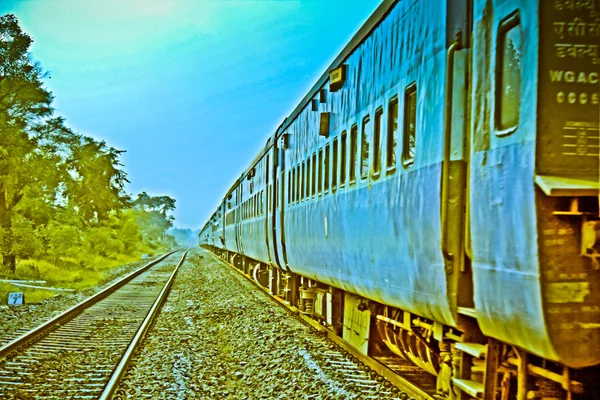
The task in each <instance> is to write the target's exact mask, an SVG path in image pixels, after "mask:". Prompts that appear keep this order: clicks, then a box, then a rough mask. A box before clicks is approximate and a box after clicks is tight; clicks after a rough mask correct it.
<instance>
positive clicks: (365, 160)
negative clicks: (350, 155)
mask: <svg viewBox="0 0 600 400" xmlns="http://www.w3.org/2000/svg"><path fill="white" fill-rule="evenodd" d="M370 124H371V118H370V117H369V116H368V115H367V116H366V117H364V118H363V121H362V131H361V135H360V177H361V179H366V178H367V176H368V175H369V128H370Z"/></svg>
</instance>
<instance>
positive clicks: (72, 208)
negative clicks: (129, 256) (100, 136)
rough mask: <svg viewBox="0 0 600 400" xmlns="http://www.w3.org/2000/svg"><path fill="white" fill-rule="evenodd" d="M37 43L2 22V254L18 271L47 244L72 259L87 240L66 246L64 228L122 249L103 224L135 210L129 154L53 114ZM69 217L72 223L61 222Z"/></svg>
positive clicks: (108, 248)
mask: <svg viewBox="0 0 600 400" xmlns="http://www.w3.org/2000/svg"><path fill="white" fill-rule="evenodd" d="M31 43H32V40H31V38H30V37H29V36H28V35H27V34H26V33H24V32H23V31H22V30H21V28H20V27H19V24H18V21H17V19H16V17H15V16H14V15H10V14H9V15H4V16H2V17H0V252H1V253H2V262H3V264H4V265H5V266H6V267H8V269H9V270H10V271H12V272H14V271H15V268H16V261H17V259H18V258H28V257H35V256H36V255H37V254H38V253H39V252H40V251H41V248H42V247H43V246H42V243H43V242H44V241H45V242H46V243H45V244H46V245H47V246H48V249H47V251H46V253H47V255H49V256H51V257H53V258H54V260H55V261H57V262H58V260H60V258H61V257H64V256H68V255H69V254H67V253H68V251H67V250H66V249H67V248H69V246H75V247H77V246H78V245H79V240H80V239H79V235H78V234H77V235H73V236H72V237H70V238H68V240H67V241H66V242H65V244H64V245H63V244H60V243H59V242H60V240H61V238H63V239H67V236H68V234H69V232H72V229H71V230H69V228H59V227H58V226H59V225H69V226H70V227H76V228H77V229H78V230H79V231H81V230H82V228H87V227H89V229H90V232H89V233H88V236H89V237H90V241H89V243H88V245H89V246H88V247H90V248H91V249H93V250H94V251H96V249H97V251H98V252H99V253H101V254H109V253H113V252H119V251H122V249H124V247H125V245H124V244H123V243H122V242H120V241H118V240H117V239H116V238H115V234H114V233H113V232H109V231H106V230H105V229H104V227H103V226H102V224H103V223H105V222H106V221H107V220H108V219H109V218H110V216H111V215H112V214H114V213H115V212H119V211H121V210H123V209H124V208H126V207H127V206H128V204H129V197H128V196H127V195H126V193H125V190H124V186H125V183H126V182H127V178H126V173H125V171H124V170H123V169H122V168H121V167H122V164H121V163H120V160H119V157H120V155H121V154H122V153H123V151H121V150H116V149H114V148H113V147H110V146H108V145H107V144H106V143H105V142H104V141H97V140H95V139H92V138H91V137H87V136H84V135H81V134H76V133H75V132H73V131H72V130H71V129H70V128H68V127H67V126H66V125H65V123H64V119H63V118H61V117H57V116H54V115H53V109H52V100H53V96H52V93H51V92H50V91H49V90H47V89H46V88H45V87H44V84H43V79H44V77H45V74H44V72H43V71H42V68H41V67H40V65H39V64H38V63H36V62H35V61H33V59H32V57H31V55H30V54H29V47H30V46H31ZM65 209H66V210H68V213H65ZM62 214H67V215H68V217H69V218H67V219H68V221H67V222H66V223H65V222H64V221H62V223H60V222H59V221H60V219H61V218H62V217H63V216H64V215H62ZM128 229H129V230H130V231H131V228H128ZM42 231H43V232H42ZM96 231H97V232H96ZM128 245H129V246H130V247H131V243H129V244H128Z"/></svg>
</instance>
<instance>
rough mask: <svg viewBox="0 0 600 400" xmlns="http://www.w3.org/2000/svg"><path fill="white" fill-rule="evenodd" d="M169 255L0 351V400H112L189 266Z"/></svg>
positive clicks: (182, 259)
mask: <svg viewBox="0 0 600 400" xmlns="http://www.w3.org/2000/svg"><path fill="white" fill-rule="evenodd" d="M174 253H175V252H170V253H167V254H165V255H163V256H161V257H159V258H158V259H156V260H154V261H152V262H150V263H149V264H147V265H145V266H144V267H142V268H140V269H138V270H136V271H134V272H132V273H131V274H129V275H127V276H126V277H125V278H123V279H121V280H119V281H118V282H116V283H115V284H113V285H111V286H110V287H108V288H106V289H105V290H103V291H101V292H100V293H98V294H96V295H95V296H92V297H91V298H89V299H87V300H85V301H83V302H82V303H80V304H78V305H76V306H74V307H72V308H71V309H69V310H67V311H65V312H64V313H63V314H61V315H59V316H57V317H56V318H53V319H52V320H50V321H48V322H46V323H45V324H43V325H41V326H39V327H37V328H35V329H33V330H31V331H29V332H27V333H25V334H23V335H22V336H21V337H19V338H18V339H15V340H14V341H12V342H11V343H9V344H7V345H5V346H4V347H2V348H0V398H21V399H29V398H31V399H34V398H47V399H64V398H79V399H97V398H99V397H100V398H110V396H111V395H112V393H113V392H114V390H115V388H116V386H117V385H118V382H119V379H120V377H121V376H122V374H123V371H124V370H125V369H126V368H127V364H128V362H129V359H130V358H131V356H132V355H133V353H134V351H135V348H136V346H137V344H139V343H140V341H141V339H142V337H143V335H144V334H145V332H146V331H147V329H148V328H149V326H150V324H151V323H152V320H153V318H154V317H155V316H156V315H157V313H158V310H159V309H160V306H161V304H162V303H163V302H164V300H165V298H166V296H167V295H168V292H169V288H170V286H171V284H172V282H173V279H174V277H175V275H176V273H177V270H178V268H179V266H180V265H181V264H182V263H183V261H184V259H185V256H186V254H187V252H186V253H184V254H183V256H182V257H181V259H180V260H179V262H178V263H177V265H176V266H175V267H173V263H164V262H163V261H164V260H165V259H167V258H168V257H170V256H172V255H173V254H174Z"/></svg>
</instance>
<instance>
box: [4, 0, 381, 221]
mask: <svg viewBox="0 0 600 400" xmlns="http://www.w3.org/2000/svg"><path fill="white" fill-rule="evenodd" d="M379 3H380V0H348V1H333V0H321V1H319V0H313V1H252V0H245V1H191V0H178V1H167V0H30V1H7V0H0V13H2V14H5V13H8V12H10V13H13V14H15V15H17V17H18V18H19V21H20V23H21V26H22V28H23V29H24V30H25V31H26V32H27V33H28V34H29V35H30V36H32V38H33V39H34V45H33V47H32V53H33V56H34V58H35V59H36V60H38V61H39V62H40V63H41V64H42V67H43V68H44V69H45V70H48V71H49V72H50V79H48V80H47V85H48V87H49V88H50V89H51V90H52V91H53V92H54V95H55V97H56V100H55V107H56V110H57V114H58V115H61V116H64V117H65V118H67V123H68V124H69V125H70V126H71V127H72V128H73V129H75V130H76V131H78V132H81V133H84V134H87V135H91V136H94V137H96V138H102V139H104V140H106V141H107V142H108V143H109V144H110V145H112V146H114V147H116V148H119V149H124V150H127V153H125V154H124V156H123V159H122V161H123V162H124V164H125V169H126V171H127V172H128V174H129V176H128V177H129V180H130V181H131V184H130V185H128V188H127V189H128V191H129V192H131V193H134V194H136V193H139V192H141V191H146V192H148V193H150V194H152V195H169V196H172V197H174V198H175V199H176V200H177V210H176V212H175V217H176V225H177V226H180V227H191V228H197V227H200V226H202V225H203V223H204V222H205V220H206V219H207V218H208V217H209V216H210V214H211V213H212V211H213V210H214V208H215V207H216V205H217V204H218V202H219V201H220V199H221V197H222V196H223V194H224V193H225V191H226V190H227V189H228V188H229V187H230V186H231V183H232V182H233V181H234V180H235V179H236V177H238V176H239V174H240V173H241V172H242V170H243V169H244V168H245V167H246V165H247V164H248V163H249V162H250V161H251V160H252V159H253V158H254V157H255V155H256V153H257V152H258V151H259V149H260V148H262V146H263V145H264V143H265V141H266V139H267V137H268V136H269V135H270V134H272V133H273V131H274V130H275V129H276V128H277V126H279V124H280V123H281V122H282V121H283V119H284V118H285V117H286V116H287V115H288V114H289V113H290V112H291V111H292V110H293V108H294V107H295V106H296V104H297V103H298V101H299V100H300V99H301V98H302V97H303V96H304V95H305V94H306V92H307V91H308V89H309V88H310V87H311V86H312V85H313V84H314V82H315V81H316V80H317V78H318V77H319V76H320V75H321V74H322V73H323V71H324V70H325V68H326V67H327V66H328V65H329V63H330V62H331V61H332V60H333V59H334V58H335V57H336V55H337V54H338V53H339V51H341V49H342V48H343V46H344V45H345V44H346V43H347V42H348V41H349V40H350V38H351V37H352V35H353V34H354V33H355V32H356V31H357V30H358V28H359V27H360V26H361V25H362V23H363V22H364V21H365V20H366V19H367V18H368V17H369V15H370V14H371V13H372V12H373V11H374V10H375V8H376V7H377V6H378V5H379Z"/></svg>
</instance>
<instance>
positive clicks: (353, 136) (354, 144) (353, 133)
mask: <svg viewBox="0 0 600 400" xmlns="http://www.w3.org/2000/svg"><path fill="white" fill-rule="evenodd" d="M357 153H358V125H356V124H354V125H352V127H351V128H350V171H349V172H350V174H349V178H350V184H351V185H352V184H354V183H356V158H357Z"/></svg>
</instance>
